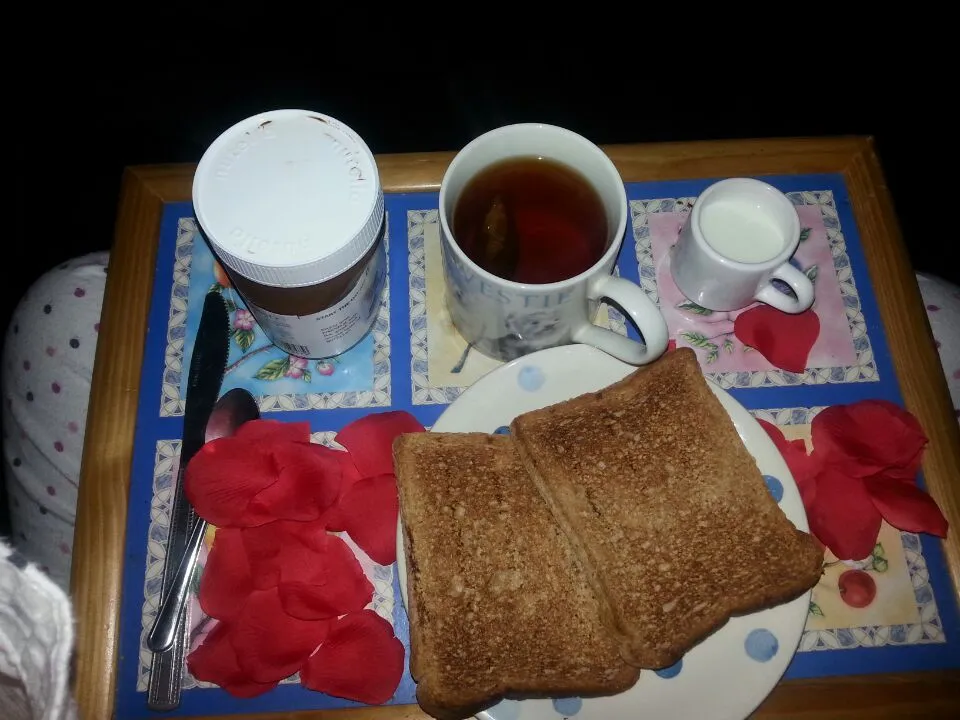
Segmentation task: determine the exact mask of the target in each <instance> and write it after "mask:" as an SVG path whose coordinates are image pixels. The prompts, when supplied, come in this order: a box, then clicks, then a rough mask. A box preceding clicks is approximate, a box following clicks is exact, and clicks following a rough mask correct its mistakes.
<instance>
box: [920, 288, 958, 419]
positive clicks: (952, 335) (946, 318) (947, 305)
mask: <svg viewBox="0 0 960 720" xmlns="http://www.w3.org/2000/svg"><path fill="white" fill-rule="evenodd" d="M917 283H918V284H919V285H920V294H921V295H922V296H923V304H924V305H925V306H926V309H927V319H928V320H929V321H930V329H931V330H932V331H933V338H934V342H935V343H936V346H937V352H938V353H939V354H940V364H941V365H943V374H944V375H946V378H947V387H949V388H950V398H951V399H952V400H953V412H954V415H955V416H956V417H957V419H958V420H960V287H957V286H956V285H953V284H952V283H949V282H947V281H946V280H942V279H941V278H938V277H932V276H929V275H922V274H918V275H917Z"/></svg>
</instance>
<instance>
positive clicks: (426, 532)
mask: <svg viewBox="0 0 960 720" xmlns="http://www.w3.org/2000/svg"><path fill="white" fill-rule="evenodd" d="M394 461H395V468H396V474H397V485H398V488H399V496H400V508H401V518H402V522H403V530H404V543H405V547H406V558H407V593H408V608H407V611H408V615H409V617H410V646H411V657H410V671H411V674H412V675H413V678H414V679H415V680H416V681H417V700H418V702H419V703H420V705H421V707H423V709H424V710H426V711H427V712H428V713H430V714H431V715H433V716H434V717H438V718H462V717H467V716H469V715H471V714H474V713H476V712H478V711H480V710H481V709H483V708H484V707H487V706H489V705H492V704H494V703H495V702H497V701H498V700H499V699H500V698H502V697H518V698H520V697H528V696H538V697H550V696H560V695H582V696H589V695H609V694H614V693H617V692H621V691H623V690H625V689H627V688H629V687H630V686H632V685H633V684H634V683H635V682H636V680H637V676H638V672H637V670H636V669H635V668H632V667H630V666H629V665H627V664H626V663H624V662H623V661H622V660H621V658H620V655H619V651H618V646H617V644H616V642H615V641H614V640H613V638H612V637H610V636H609V634H608V633H607V632H606V630H605V628H604V627H603V625H602V623H601V622H600V610H599V607H598V604H597V601H596V599H595V597H594V595H593V593H592V592H591V590H590V588H589V586H588V584H587V582H586V581H585V580H584V578H583V576H582V573H581V571H580V569H579V568H578V566H577V563H576V560H575V558H574V554H573V552H572V550H571V549H570V547H569V544H568V542H567V540H566V538H565V536H564V534H563V532H562V531H561V530H560V528H559V527H558V526H557V524H556V522H555V520H554V519H553V516H552V515H551V513H550V512H549V510H548V509H547V508H546V506H545V505H544V504H543V502H542V500H541V499H540V497H539V494H538V493H537V491H536V489H535V488H534V487H533V485H532V483H531V482H530V479H529V478H528V477H527V475H526V472H525V471H524V468H523V465H522V463H521V462H520V458H519V456H518V454H517V452H516V448H515V444H514V442H513V441H512V440H511V439H510V438H508V437H503V436H496V435H485V434H481V433H455V434H442V433H415V434H410V435H403V436H400V437H399V438H398V439H397V440H396V442H395V443H394Z"/></svg>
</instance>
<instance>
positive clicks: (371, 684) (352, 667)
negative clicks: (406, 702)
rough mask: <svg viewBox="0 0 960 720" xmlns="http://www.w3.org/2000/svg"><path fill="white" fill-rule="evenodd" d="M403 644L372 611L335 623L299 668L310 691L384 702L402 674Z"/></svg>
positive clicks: (392, 691)
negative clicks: (318, 647)
mask: <svg viewBox="0 0 960 720" xmlns="http://www.w3.org/2000/svg"><path fill="white" fill-rule="evenodd" d="M403 655H404V650H403V643H401V642H400V641H399V640H398V639H397V638H396V636H395V635H394V634H393V628H392V627H391V625H390V623H388V622H387V621H386V620H384V619H383V618H382V617H380V616H379V615H377V614H376V613H375V612H373V611H372V610H362V611H361V612H358V613H353V614H351V615H346V616H344V617H342V618H340V620H338V621H337V622H336V624H335V625H334V626H333V628H332V629H331V630H330V635H329V636H328V637H327V639H326V641H325V642H324V643H323V645H321V646H320V649H319V650H317V652H316V653H314V654H313V655H312V656H311V657H310V659H309V660H307V662H306V664H305V665H304V666H303V667H302V668H301V670H300V682H301V683H303V685H304V686H305V687H307V688H310V689H311V690H317V691H318V692H322V693H326V694H327V695H333V696H334V697H340V698H346V699H347V700H356V701H357V702H362V703H367V704H368V705H380V704H382V703H385V702H387V701H388V700H389V699H390V698H391V697H393V694H394V693H395V692H396V691H397V686H398V685H399V684H400V677H401V675H402V674H403Z"/></svg>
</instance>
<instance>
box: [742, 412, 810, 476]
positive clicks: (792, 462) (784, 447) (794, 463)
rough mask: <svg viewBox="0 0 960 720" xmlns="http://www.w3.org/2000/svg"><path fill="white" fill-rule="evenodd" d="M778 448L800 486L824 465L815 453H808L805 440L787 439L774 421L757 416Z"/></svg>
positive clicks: (761, 425)
mask: <svg viewBox="0 0 960 720" xmlns="http://www.w3.org/2000/svg"><path fill="white" fill-rule="evenodd" d="M757 422H759V423H760V427H762V428H763V429H764V430H765V431H766V433H767V435H769V436H770V439H771V440H773V444H774V445H776V446H777V450H779V451H780V454H781V455H782V456H783V459H784V461H785V462H786V463H787V467H788V468H790V474H791V475H793V479H794V480H795V481H796V482H797V485H798V486H799V485H800V484H801V483H808V484H809V481H811V480H813V478H815V477H816V476H817V473H819V472H820V468H821V467H822V466H823V462H822V459H821V458H820V456H819V455H817V454H815V453H811V454H809V455H808V454H807V446H806V444H805V443H804V442H803V440H787V439H786V438H785V437H784V436H783V433H782V432H781V430H780V428H779V427H777V426H776V425H774V424H773V423H770V422H767V421H766V420H763V419H760V418H757Z"/></svg>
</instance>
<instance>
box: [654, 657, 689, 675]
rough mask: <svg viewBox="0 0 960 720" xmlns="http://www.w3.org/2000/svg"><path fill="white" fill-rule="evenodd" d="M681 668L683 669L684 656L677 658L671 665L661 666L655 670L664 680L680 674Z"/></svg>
mask: <svg viewBox="0 0 960 720" xmlns="http://www.w3.org/2000/svg"><path fill="white" fill-rule="evenodd" d="M681 670H683V658H680V659H679V660H677V661H676V662H675V663H674V664H673V665H671V666H670V667H665V668H660V669H659V670H654V672H655V673H656V674H657V675H659V676H660V677H662V678H663V679H664V680H669V679H670V678H675V677H676V676H677V675H679V674H680V671H681Z"/></svg>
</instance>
